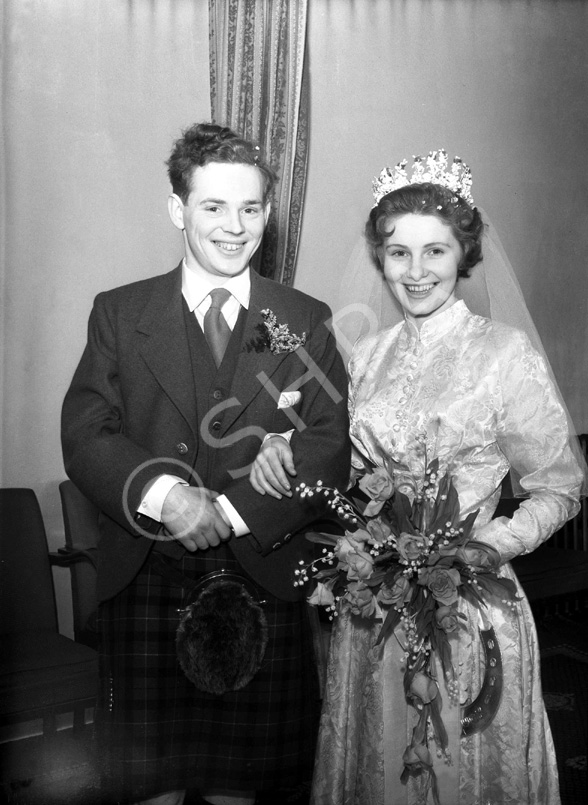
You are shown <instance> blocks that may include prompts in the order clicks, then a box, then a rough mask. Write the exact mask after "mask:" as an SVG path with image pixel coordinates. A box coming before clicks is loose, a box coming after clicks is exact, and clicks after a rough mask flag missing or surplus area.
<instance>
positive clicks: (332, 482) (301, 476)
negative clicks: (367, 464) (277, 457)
mask: <svg viewBox="0 0 588 805" xmlns="http://www.w3.org/2000/svg"><path fill="white" fill-rule="evenodd" d="M317 305H318V310H319V311H320V315H319V317H318V322H317V324H316V326H315V327H314V328H312V329H311V330H310V332H309V333H308V337H307V341H306V343H305V344H304V347H300V348H299V350H302V349H303V350H304V353H302V354H300V353H299V354H296V353H293V354H292V355H290V356H288V360H289V361H290V364H289V372H290V376H289V377H288V383H289V384H290V383H292V381H294V380H296V377H297V376H298V377H300V378H302V377H304V378H305V379H304V383H303V385H301V387H300V391H301V394H302V400H301V406H300V410H299V411H298V412H297V416H298V417H299V420H298V421H299V423H302V424H301V425H299V427H296V428H295V430H294V433H293V434H292V439H291V444H292V449H293V450H294V453H295V455H296V469H297V476H296V483H300V482H305V483H307V484H315V483H316V482H317V481H318V480H322V481H323V483H324V484H325V485H326V486H337V487H339V488H344V487H345V486H346V485H347V481H348V475H349V466H350V442H349V435H348V433H349V423H348V416H347V376H346V373H345V368H344V366H343V361H342V359H341V356H340V354H339V352H338V350H337V345H336V341H335V338H334V336H333V334H332V332H331V331H330V329H329V326H328V321H329V320H330V317H331V314H330V310H329V309H328V307H327V306H326V305H323V304H322V303H317ZM297 352H298V350H297ZM254 457H255V456H254V455H252V456H251V460H253V458H254ZM223 494H224V495H225V496H226V497H227V499H228V500H229V502H230V503H231V505H232V506H233V507H234V508H235V509H236V511H237V512H238V513H239V515H240V516H241V517H242V519H243V520H244V521H245V523H246V524H247V526H248V528H249V529H250V532H251V533H250V534H249V535H247V536H246V537H242V539H249V540H250V541H251V542H252V543H253V546H254V547H255V549H256V550H257V551H259V552H261V553H262V554H264V555H267V554H269V553H270V552H271V551H272V550H274V549H275V547H276V545H277V544H280V543H281V542H282V541H284V540H288V539H289V537H290V536H291V535H292V534H293V533H295V532H297V531H300V530H302V529H304V528H305V527H306V526H308V525H309V524H310V523H311V522H312V521H313V520H315V519H316V511H313V510H312V509H311V507H309V506H308V505H307V504H306V503H303V502H301V501H300V499H299V498H298V496H297V495H294V496H293V497H292V498H283V499H282V500H276V499H274V498H271V497H270V496H268V495H266V496H263V495H260V494H258V493H257V492H255V491H254V490H253V489H252V487H251V484H250V482H249V478H248V476H246V477H241V478H240V479H239V480H237V481H234V482H232V483H231V484H230V485H229V486H228V487H226V488H225V489H224V490H223Z"/></svg>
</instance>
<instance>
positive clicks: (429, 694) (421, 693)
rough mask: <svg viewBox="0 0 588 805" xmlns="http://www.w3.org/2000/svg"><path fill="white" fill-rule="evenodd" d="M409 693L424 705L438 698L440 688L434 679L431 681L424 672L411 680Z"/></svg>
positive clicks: (420, 672) (418, 673) (419, 672)
mask: <svg viewBox="0 0 588 805" xmlns="http://www.w3.org/2000/svg"><path fill="white" fill-rule="evenodd" d="M408 692H409V694H410V695H411V696H412V697H413V698H415V699H419V701H421V702H422V703H423V704H429V702H432V701H433V699H434V698H435V697H436V696H437V693H438V692H439V688H438V687H437V683H436V682H435V680H434V679H431V677H430V676H428V675H427V674H423V672H422V671H418V672H417V673H416V674H415V675H414V676H413V678H412V679H411V682H410V687H409V690H408Z"/></svg>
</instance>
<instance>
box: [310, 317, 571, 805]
mask: <svg viewBox="0 0 588 805" xmlns="http://www.w3.org/2000/svg"><path fill="white" fill-rule="evenodd" d="M350 416H351V437H352V441H353V443H354V447H355V449H356V454H355V458H354V462H355V465H356V468H360V466H361V457H362V455H365V456H367V457H368V459H370V460H371V462H374V463H375V464H376V465H380V466H382V465H383V463H384V461H385V459H386V458H387V457H392V458H393V459H395V460H396V461H399V462H402V463H403V464H405V465H408V467H409V469H410V474H411V475H412V477H413V478H415V479H417V481H418V479H422V478H423V473H424V468H425V466H424V465H425V456H424V451H423V446H422V441H419V440H418V439H417V438H415V437H418V436H421V435H424V436H425V438H426V445H427V456H428V460H431V459H432V458H434V457H435V456H436V457H438V458H439V460H440V469H441V471H444V470H445V469H448V470H449V471H450V473H451V474H452V476H453V479H454V484H455V487H456V489H457V492H458V495H459V500H460V506H461V514H462V516H465V515H466V514H468V513H469V512H472V511H474V510H476V509H479V510H480V511H479V514H478V517H477V520H476V526H475V531H474V538H475V539H478V540H481V541H484V542H487V543H489V544H490V545H492V546H493V547H494V548H495V549H496V550H497V551H499V553H500V556H501V559H502V562H503V563H504V564H503V565H502V568H501V573H502V574H503V575H505V576H507V577H509V578H512V579H515V578H516V577H515V575H514V573H513V571H512V569H511V567H510V565H509V564H508V563H509V561H510V560H511V559H512V558H513V557H514V556H517V555H519V554H523V553H528V552H530V551H532V550H534V549H535V548H536V547H537V546H538V545H540V544H541V543H542V542H544V541H545V540H546V539H547V538H548V537H549V536H551V534H553V532H554V531H556V530H557V529H558V528H560V527H561V526H562V525H563V524H564V523H565V521H566V520H568V519H569V518H570V517H571V516H573V515H574V514H576V512H577V511H578V496H579V490H580V488H581V486H582V481H583V476H582V471H581V470H580V468H579V467H578V464H577V462H576V460H575V459H574V457H573V454H572V452H571V451H570V449H569V447H568V426H567V420H566V416H565V414H564V412H563V410H562V408H561V406H560V404H559V402H558V396H557V393H556V391H555V389H554V388H553V385H552V383H551V380H550V378H549V375H548V373H547V370H546V367H545V364H544V362H543V359H542V358H541V357H540V356H539V355H538V354H537V353H536V352H535V351H534V350H533V348H532V347H531V346H530V343H529V341H528V339H527V336H526V335H524V334H523V333H522V332H520V331H518V330H514V329H513V328H511V327H508V326H506V325H503V324H500V323H498V322H492V321H490V320H489V319H485V318H482V317H480V316H476V315H474V314H472V313H471V312H470V311H469V310H468V308H467V307H466V305H465V303H464V302H463V301H458V302H456V303H455V304H454V305H453V306H451V307H450V308H449V309H448V310H446V311H444V312H443V313H441V314H439V315H438V316H435V317H433V318H432V319H430V320H428V321H426V322H425V323H424V324H423V326H422V328H421V330H420V332H419V331H417V330H416V328H414V326H413V325H412V324H410V323H409V322H404V323H401V324H398V325H396V326H395V327H392V328H391V329H389V330H385V331H383V332H380V333H378V334H377V335H376V336H368V337H366V338H364V339H362V340H360V341H359V342H358V344H357V345H356V347H355V349H354V352H353V355H352V359H351V362H350ZM511 467H512V469H513V470H514V472H515V474H516V476H518V477H519V479H520V486H521V487H522V489H523V491H524V492H525V493H526V494H527V495H528V499H526V500H524V501H523V502H522V504H521V506H520V508H519V509H518V511H517V512H516V513H515V515H514V517H513V518H512V519H507V518H504V517H499V518H497V519H494V520H492V519H491V518H492V515H493V513H494V510H495V508H496V504H497V502H498V498H499V496H500V484H501V481H502V479H503V478H504V476H505V475H506V474H507V472H508V471H509V468H511ZM395 481H396V483H397V485H399V486H402V483H403V477H402V476H400V475H399V476H398V477H396V478H395ZM517 584H518V582H517ZM519 594H520V596H521V597H522V600H521V601H520V602H519V603H517V604H516V607H515V608H514V609H511V608H509V607H508V606H506V605H505V604H503V603H501V602H500V601H497V600H496V601H493V602H492V603H491V604H490V605H489V606H488V608H487V610H486V611H485V614H486V616H487V618H488V620H489V621H490V622H491V624H492V626H493V627H494V630H495V633H496V636H497V639H498V642H499V646H500V651H501V655H502V663H503V679H504V685H503V693H502V699H501V702H500V706H499V708H498V711H497V713H496V715H495V717H494V719H493V721H492V723H491V724H490V725H489V726H488V727H486V729H485V730H483V731H482V732H480V733H477V734H474V735H472V736H470V737H466V738H461V737H460V706H459V703H457V702H455V699H453V701H452V700H451V697H449V696H448V694H447V692H446V690H445V688H444V685H443V683H442V682H440V689H441V694H440V695H441V696H442V711H441V712H442V717H443V720H444V723H445V725H446V727H447V729H448V733H449V745H450V751H451V758H452V763H451V765H448V764H447V763H446V762H445V760H444V759H443V758H442V757H438V756H436V757H435V770H436V776H437V780H438V784H439V797H440V801H441V804H442V805H507V803H508V805H526V804H528V805H531V803H532V804H533V805H539V804H540V805H558V803H559V802H560V798H559V793H558V781H557V766H556V758H555V752H554V747H553V742H552V738H551V732H550V729H549V724H548V721H547V716H546V713H545V708H544V705H543V699H542V693H541V685H540V663H539V649H538V644H537V635H536V630H535V625H534V622H533V617H532V614H531V610H530V606H529V603H528V601H527V599H526V598H525V596H524V593H523V591H522V589H521V588H520V586H519ZM467 606H468V605H467V604H465V603H464V602H463V600H462V599H460V608H461V610H462V611H463V612H466V609H467ZM467 615H468V621H467V623H468V624H469V627H468V628H462V629H461V630H460V631H459V635H458V636H457V637H454V636H455V635H457V634H458V633H453V636H452V651H453V659H454V664H455V667H456V670H457V672H458V679H459V700H460V702H461V704H462V705H463V704H464V703H467V702H469V701H471V700H472V699H474V698H475V697H476V696H477V694H478V692H479V690H480V686H481V684H482V681H483V677H484V652H483V647H482V644H481V641H480V637H479V634H478V630H477V628H472V624H477V623H478V617H479V616H478V614H477V612H476V611H467ZM380 626H381V623H378V622H375V621H370V620H364V619H362V618H360V617H357V616H352V615H350V614H349V612H348V611H345V610H344V611H342V612H341V614H340V615H339V617H338V618H337V619H336V622H335V626H334V630H333V635H332V641H331V652H330V658H329V667H328V674H327V684H326V690H325V699H324V707H323V715H322V719H321V729H320V736H319V746H318V752H317V763H316V767H315V779H314V784H313V794H312V799H311V803H312V805H421V803H423V805H424V803H431V802H433V798H432V794H431V792H430V791H429V793H427V790H426V786H425V785H424V784H423V778H422V777H421V778H419V777H417V778H411V779H409V781H408V783H407V784H406V785H404V784H402V783H401V781H400V775H401V772H402V768H403V761H402V755H403V752H404V751H405V749H406V746H407V743H408V742H409V741H410V737H411V734H412V729H413V726H414V724H415V723H416V716H415V711H414V709H413V708H412V707H410V706H408V705H407V703H406V701H405V697H404V690H403V673H402V670H401V669H402V668H403V659H404V656H403V648H402V646H403V644H404V641H403V634H402V631H401V628H400V627H398V628H397V630H396V632H395V634H394V635H391V636H390V637H389V638H388V640H387V641H386V642H385V643H384V645H383V646H378V647H376V646H375V641H376V638H377V635H378V631H379V628H380ZM430 748H432V754H433V755H434V756H435V746H434V743H432V741H431V747H430ZM427 797H428V798H427Z"/></svg>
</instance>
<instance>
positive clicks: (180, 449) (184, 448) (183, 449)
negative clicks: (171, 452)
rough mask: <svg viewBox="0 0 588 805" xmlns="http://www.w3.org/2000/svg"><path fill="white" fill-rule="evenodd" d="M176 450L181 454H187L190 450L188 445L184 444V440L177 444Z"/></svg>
mask: <svg viewBox="0 0 588 805" xmlns="http://www.w3.org/2000/svg"><path fill="white" fill-rule="evenodd" d="M176 450H177V451H178V453H179V454H180V455H181V456H185V455H186V453H187V452H188V445H187V444H184V442H180V443H179V444H177V445H176Z"/></svg>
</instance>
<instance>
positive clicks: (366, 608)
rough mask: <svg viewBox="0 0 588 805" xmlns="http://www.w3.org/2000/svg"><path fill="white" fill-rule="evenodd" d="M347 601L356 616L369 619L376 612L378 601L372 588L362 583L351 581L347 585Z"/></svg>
mask: <svg viewBox="0 0 588 805" xmlns="http://www.w3.org/2000/svg"><path fill="white" fill-rule="evenodd" d="M345 599H346V600H347V601H348V602H349V605H350V607H351V611H352V613H353V614H354V615H361V616H362V617H364V618H369V617H370V615H373V614H374V612H375V611H376V599H375V598H374V595H373V593H372V591H371V590H370V588H369V587H368V586H367V585H366V584H364V583H363V582H362V581H351V582H349V584H348V585H347V592H346V593H345Z"/></svg>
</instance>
